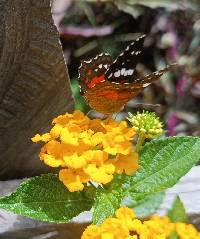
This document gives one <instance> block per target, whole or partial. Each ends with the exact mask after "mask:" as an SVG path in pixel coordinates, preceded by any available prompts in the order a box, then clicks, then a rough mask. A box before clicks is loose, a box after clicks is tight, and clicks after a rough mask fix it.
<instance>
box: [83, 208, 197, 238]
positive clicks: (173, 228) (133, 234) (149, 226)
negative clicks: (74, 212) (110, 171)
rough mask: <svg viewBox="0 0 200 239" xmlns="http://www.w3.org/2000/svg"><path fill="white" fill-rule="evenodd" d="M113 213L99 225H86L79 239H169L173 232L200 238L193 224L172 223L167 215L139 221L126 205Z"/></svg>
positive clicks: (186, 236)
mask: <svg viewBox="0 0 200 239" xmlns="http://www.w3.org/2000/svg"><path fill="white" fill-rule="evenodd" d="M115 215H116V217H113V218H108V219H106V220H105V221H104V222H103V223H102V224H101V225H98V226H96V225H90V226H88V227H87V228H86V230H85V231H84V233H83V234H82V237H81V239H88V238H91V239H102V238H105V239H107V238H113V239H131V238H132V239H169V237H170V236H171V235H172V234H173V233H174V232H175V233H177V235H178V238H179V239H200V233H199V232H198V231H197V230H196V228H195V227H194V226H193V225H190V224H186V223H172V222H170V220H169V218H168V217H161V216H158V215H154V216H152V217H151V218H150V219H149V220H145V221H140V220H139V219H136V218H135V214H134V212H133V211H132V210H131V209H129V208H127V207H121V208H119V209H117V211H116V212H115ZM97 232H98V233H97Z"/></svg>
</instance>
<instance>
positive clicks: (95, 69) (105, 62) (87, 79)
mask: <svg viewBox="0 0 200 239" xmlns="http://www.w3.org/2000/svg"><path fill="white" fill-rule="evenodd" d="M112 62H113V61H112V58H111V56H110V55H109V54H107V53H101V54H100V55H97V56H96V57H94V58H92V59H91V60H89V61H81V65H80V67H79V77H78V78H79V85H80V90H81V94H84V93H85V92H86V90H87V89H88V88H92V87H94V86H95V84H97V83H99V82H98V79H99V81H100V80H103V79H105V78H104V74H105V72H106V71H107V69H108V68H109V66H110V65H111V64H112ZM101 76H102V79H100V77H101Z"/></svg>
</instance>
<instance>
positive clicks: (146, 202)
mask: <svg viewBox="0 0 200 239" xmlns="http://www.w3.org/2000/svg"><path fill="white" fill-rule="evenodd" d="M164 196H165V193H164V192H160V193H155V194H152V195H149V196H146V197H145V198H143V199H141V200H139V201H134V200H131V199H132V198H130V197H129V198H128V199H126V200H125V201H124V203H123V204H125V205H126V206H127V207H129V208H133V210H134V212H135V213H136V215H137V217H139V218H143V217H147V216H149V215H151V214H153V213H154V212H155V211H156V209H158V207H159V206H160V204H161V203H162V201H163V198H164Z"/></svg>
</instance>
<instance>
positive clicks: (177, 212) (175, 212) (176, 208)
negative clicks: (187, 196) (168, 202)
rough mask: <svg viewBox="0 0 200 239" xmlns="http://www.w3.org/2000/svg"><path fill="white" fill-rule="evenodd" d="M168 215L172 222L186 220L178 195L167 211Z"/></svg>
mask: <svg viewBox="0 0 200 239" xmlns="http://www.w3.org/2000/svg"><path fill="white" fill-rule="evenodd" d="M168 217H169V218H170V220H171V221H172V222H187V220H188V218H187V214H186V211H185V207H184V205H183V203H182V201H181V199H180V197H179V196H177V197H176V198H175V200H174V202H173V205H172V208H171V209H170V210H169V212H168Z"/></svg>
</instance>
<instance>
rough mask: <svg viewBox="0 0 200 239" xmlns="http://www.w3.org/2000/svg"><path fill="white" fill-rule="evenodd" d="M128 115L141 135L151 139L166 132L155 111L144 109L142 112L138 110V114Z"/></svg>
mask: <svg viewBox="0 0 200 239" xmlns="http://www.w3.org/2000/svg"><path fill="white" fill-rule="evenodd" d="M128 116H129V117H128V118H127V119H128V120H129V121H130V123H131V124H132V127H133V129H134V130H135V132H136V133H137V134H138V135H139V136H140V135H141V136H143V137H144V138H148V139H151V138H155V137H157V136H159V135H161V134H162V133H163V132H164V130H163V124H162V122H161V121H160V119H159V117H157V116H156V114H155V113H154V112H148V111H143V112H142V113H139V112H137V114H136V115H132V114H131V113H128Z"/></svg>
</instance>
